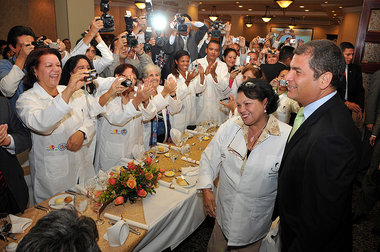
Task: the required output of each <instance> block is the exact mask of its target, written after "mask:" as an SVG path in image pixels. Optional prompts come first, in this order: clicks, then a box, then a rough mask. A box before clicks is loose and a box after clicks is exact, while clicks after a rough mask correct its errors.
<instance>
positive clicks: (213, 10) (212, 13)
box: [208, 5, 218, 22]
mask: <svg viewBox="0 0 380 252" xmlns="http://www.w3.org/2000/svg"><path fill="white" fill-rule="evenodd" d="M208 18H209V19H210V20H211V21H213V22H215V21H216V20H217V19H218V15H217V14H216V6H215V5H214V6H212V10H211V14H210V16H208Z"/></svg>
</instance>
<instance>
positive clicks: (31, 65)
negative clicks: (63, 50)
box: [24, 48, 62, 90]
mask: <svg viewBox="0 0 380 252" xmlns="http://www.w3.org/2000/svg"><path fill="white" fill-rule="evenodd" d="M48 54H54V55H55V56H57V58H58V60H59V63H60V64H61V65H62V62H61V54H59V52H58V50H57V49H52V48H37V49H34V50H33V51H31V53H29V55H28V57H27V58H26V61H25V69H26V74H25V77H24V90H28V89H30V88H32V87H33V85H34V83H35V82H36V81H37V77H36V75H35V74H34V69H36V68H38V65H39V64H40V58H41V56H43V55H48Z"/></svg>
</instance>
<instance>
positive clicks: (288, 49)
mask: <svg viewBox="0 0 380 252" xmlns="http://www.w3.org/2000/svg"><path fill="white" fill-rule="evenodd" d="M293 55H294V47H292V46H283V47H281V49H280V55H279V58H278V60H279V61H285V60H286V59H289V58H290V59H292V58H293Z"/></svg>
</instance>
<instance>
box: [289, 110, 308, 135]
mask: <svg viewBox="0 0 380 252" xmlns="http://www.w3.org/2000/svg"><path fill="white" fill-rule="evenodd" d="M303 118H304V115H303V107H301V108H300V110H298V113H297V116H296V119H295V120H294V124H293V129H292V132H290V136H289V138H288V142H289V141H290V139H291V138H292V137H293V135H294V133H296V131H297V130H298V128H299V127H300V126H301V124H302V122H303Z"/></svg>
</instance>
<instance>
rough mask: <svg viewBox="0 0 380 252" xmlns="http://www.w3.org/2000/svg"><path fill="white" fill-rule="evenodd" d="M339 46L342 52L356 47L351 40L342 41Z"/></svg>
mask: <svg viewBox="0 0 380 252" xmlns="http://www.w3.org/2000/svg"><path fill="white" fill-rule="evenodd" d="M339 47H340V50H342V52H344V50H346V49H355V46H354V45H353V44H351V43H350V42H342V43H340V45H339Z"/></svg>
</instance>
